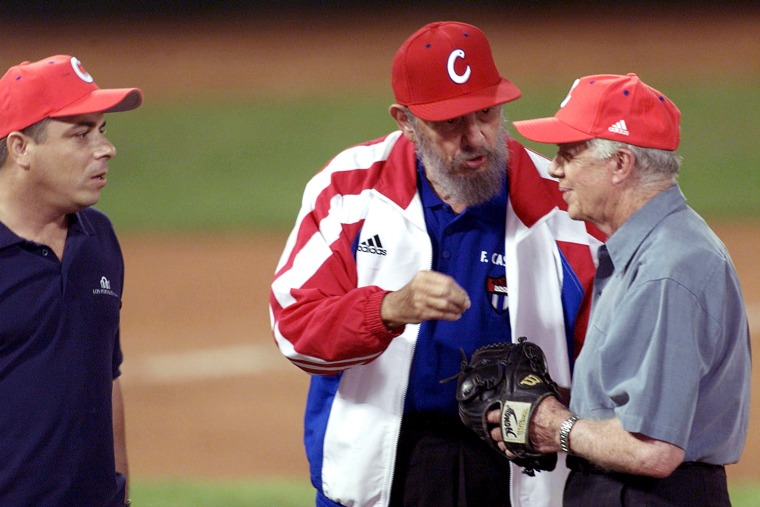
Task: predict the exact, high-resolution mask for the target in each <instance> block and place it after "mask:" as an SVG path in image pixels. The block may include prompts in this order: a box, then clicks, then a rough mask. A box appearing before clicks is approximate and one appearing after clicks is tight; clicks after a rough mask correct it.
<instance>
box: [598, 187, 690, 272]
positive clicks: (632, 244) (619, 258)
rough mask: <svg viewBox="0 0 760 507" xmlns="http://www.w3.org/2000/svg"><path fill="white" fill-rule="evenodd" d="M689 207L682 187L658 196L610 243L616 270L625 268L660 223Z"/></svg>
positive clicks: (671, 188)
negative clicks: (684, 207) (675, 212)
mask: <svg viewBox="0 0 760 507" xmlns="http://www.w3.org/2000/svg"><path fill="white" fill-rule="evenodd" d="M685 205H686V197H684V195H683V192H681V188H680V187H679V186H678V184H675V185H673V186H672V187H670V188H668V189H666V190H664V191H662V192H660V193H659V194H657V195H656V196H654V197H653V198H652V199H650V200H649V201H648V202H647V203H646V204H644V206H642V207H641V208H640V209H639V210H637V211H636V212H635V213H634V214H633V215H631V217H630V218H629V219H628V220H626V221H625V223H623V225H622V226H621V227H620V228H619V229H618V230H617V231H615V233H614V234H613V235H612V236H610V237H609V238H608V239H607V242H606V245H607V250H608V251H609V254H610V259H611V260H612V263H613V264H614V265H615V266H616V269H624V267H625V266H627V265H628V263H629V262H630V260H631V259H632V258H633V255H634V254H635V253H636V250H638V248H639V246H641V243H643V242H644V239H645V238H646V237H647V236H648V235H649V233H651V232H652V231H653V230H654V228H655V227H657V225H658V224H659V223H660V221H662V219H663V218H665V217H666V216H668V215H670V214H671V213H673V212H674V211H676V210H678V209H680V208H682V207H683V206H685Z"/></svg>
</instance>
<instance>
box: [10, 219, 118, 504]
mask: <svg viewBox="0 0 760 507" xmlns="http://www.w3.org/2000/svg"><path fill="white" fill-rule="evenodd" d="M123 278H124V262H123V258H122V254H121V249H120V247H119V243H118V241H117V238H116V235H115V233H114V230H113V228H112V226H111V223H110V221H109V220H108V218H106V216H105V215H103V214H102V213H101V212H99V211H97V210H95V209H92V208H90V209H86V210H83V211H81V212H79V213H77V214H75V215H71V216H70V225H69V232H68V237H67V239H66V245H65V250H64V255H63V262H60V261H59V259H58V258H57V257H56V255H55V254H54V253H53V252H52V250H51V249H50V248H49V247H47V246H45V245H40V244H37V243H33V242H30V241H27V240H24V239H22V238H20V237H18V236H16V235H15V234H14V233H13V232H11V231H10V230H9V229H8V228H7V227H6V226H5V225H4V224H2V223H0V505H13V506H16V505H35V506H61V505H83V506H84V505H86V506H111V505H114V506H115V505H123V496H124V493H123V479H122V478H121V477H119V478H118V479H117V474H116V472H115V464H114V452H113V423H112V413H111V393H112V384H113V379H114V378H116V377H118V375H119V374H120V372H119V366H120V364H121V360H122V356H121V350H120V344H119V312H120V309H121V295H122V283H123Z"/></svg>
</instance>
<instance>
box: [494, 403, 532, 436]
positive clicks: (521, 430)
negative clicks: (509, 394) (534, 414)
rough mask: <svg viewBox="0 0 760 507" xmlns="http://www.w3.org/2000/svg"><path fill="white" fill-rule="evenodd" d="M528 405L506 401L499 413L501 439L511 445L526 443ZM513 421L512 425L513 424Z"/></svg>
mask: <svg viewBox="0 0 760 507" xmlns="http://www.w3.org/2000/svg"><path fill="white" fill-rule="evenodd" d="M529 414H530V403H524V402H521V401H507V402H505V403H504V409H503V410H502V412H501V438H502V439H503V440H504V441H505V442H510V443H513V444H525V443H527V442H528V415H529ZM513 421H514V423H513Z"/></svg>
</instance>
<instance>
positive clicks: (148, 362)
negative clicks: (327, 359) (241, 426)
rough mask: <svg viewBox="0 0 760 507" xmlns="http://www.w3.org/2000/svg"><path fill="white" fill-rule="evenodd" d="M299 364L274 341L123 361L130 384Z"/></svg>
mask: <svg viewBox="0 0 760 507" xmlns="http://www.w3.org/2000/svg"><path fill="white" fill-rule="evenodd" d="M289 368H292V369H293V371H297V368H295V366H293V365H292V364H290V363H289V362H288V361H287V360H286V359H285V358H284V357H283V356H282V355H281V354H280V353H279V351H278V350H277V347H276V346H275V345H274V343H272V344H270V345H266V346H265V345H234V346H228V347H216V348H208V349H195V350H187V351H182V352H170V353H163V354H154V355H148V356H142V357H140V356H137V357H127V358H126V360H125V362H124V364H123V365H122V382H123V383H126V384H130V383H131V384H178V383H184V382H191V381H205V380H214V379H225V378H229V377H240V376H252V375H260V374H263V373H268V372H272V371H282V370H287V369H289Z"/></svg>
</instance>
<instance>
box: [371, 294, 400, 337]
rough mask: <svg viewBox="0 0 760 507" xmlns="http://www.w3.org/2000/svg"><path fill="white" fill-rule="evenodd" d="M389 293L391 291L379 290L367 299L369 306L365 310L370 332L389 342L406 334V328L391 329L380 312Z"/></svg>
mask: <svg viewBox="0 0 760 507" xmlns="http://www.w3.org/2000/svg"><path fill="white" fill-rule="evenodd" d="M389 292H390V291H389V290H379V291H377V292H374V293H372V294H371V295H370V296H369V298H368V299H367V306H366V308H365V319H366V322H367V329H368V330H369V332H370V333H372V334H373V335H375V336H378V337H380V338H385V339H387V340H390V339H392V338H395V337H397V336H398V335H400V334H401V333H403V332H404V326H400V327H396V328H393V329H389V328H388V327H386V325H385V323H384V322H383V319H382V317H381V312H380V311H381V308H382V305H383V298H385V295H386V294H388V293H389Z"/></svg>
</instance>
